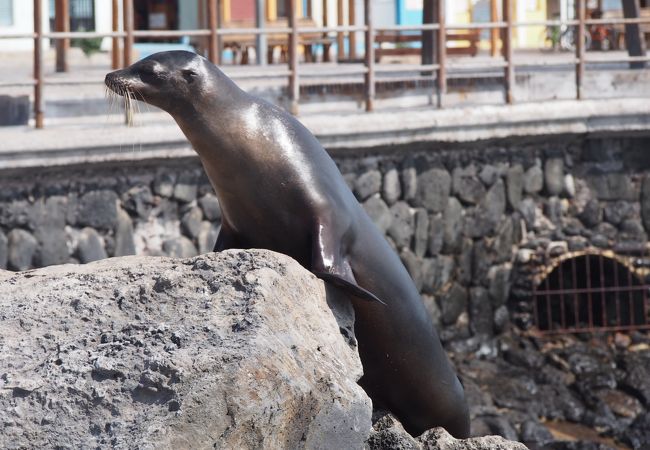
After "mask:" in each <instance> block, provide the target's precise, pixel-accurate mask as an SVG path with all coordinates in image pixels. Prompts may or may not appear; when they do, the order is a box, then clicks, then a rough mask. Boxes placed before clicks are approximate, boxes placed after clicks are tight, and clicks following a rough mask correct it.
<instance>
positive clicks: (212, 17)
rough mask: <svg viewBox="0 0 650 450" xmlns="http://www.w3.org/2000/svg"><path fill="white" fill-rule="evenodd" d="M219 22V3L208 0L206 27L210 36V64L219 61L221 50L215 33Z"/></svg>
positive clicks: (215, 0) (214, 0) (218, 62)
mask: <svg viewBox="0 0 650 450" xmlns="http://www.w3.org/2000/svg"><path fill="white" fill-rule="evenodd" d="M218 23H219V5H218V4H217V0H208V27H209V28H210V38H209V40H208V59H209V60H210V61H212V64H220V63H221V52H220V51H219V41H218V35H217V24H218Z"/></svg>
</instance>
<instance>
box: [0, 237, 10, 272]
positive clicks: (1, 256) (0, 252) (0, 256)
mask: <svg viewBox="0 0 650 450" xmlns="http://www.w3.org/2000/svg"><path fill="white" fill-rule="evenodd" d="M8 257H9V253H8V240H7V236H5V234H4V233H3V232H2V230H0V269H6V268H7V259H8Z"/></svg>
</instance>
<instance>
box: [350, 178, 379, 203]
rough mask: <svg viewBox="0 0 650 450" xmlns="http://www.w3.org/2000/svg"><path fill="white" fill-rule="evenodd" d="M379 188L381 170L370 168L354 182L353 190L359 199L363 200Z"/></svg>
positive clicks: (377, 191) (375, 192)
mask: <svg viewBox="0 0 650 450" xmlns="http://www.w3.org/2000/svg"><path fill="white" fill-rule="evenodd" d="M380 190H381V172H380V171H378V170H370V171H368V172H366V173H364V174H363V175H361V176H360V177H359V178H357V179H356V180H355V182H354V192H355V193H356V195H357V198H358V199H359V200H360V201H363V200H365V199H367V198H368V197H370V196H371V195H373V194H377V193H379V191H380Z"/></svg>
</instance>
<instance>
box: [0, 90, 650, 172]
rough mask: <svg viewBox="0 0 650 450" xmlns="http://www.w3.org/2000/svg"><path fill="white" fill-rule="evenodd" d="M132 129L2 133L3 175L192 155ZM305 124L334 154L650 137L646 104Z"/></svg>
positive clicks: (371, 116)
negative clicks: (426, 145)
mask: <svg viewBox="0 0 650 450" xmlns="http://www.w3.org/2000/svg"><path fill="white" fill-rule="evenodd" d="M137 119H138V120H139V121H141V123H140V125H137V126H136V127H132V128H128V127H126V126H124V125H123V124H122V118H121V117H118V116H111V117H108V118H107V119H104V120H103V121H102V122H99V121H98V120H97V118H96V117H84V118H75V119H58V120H50V121H49V122H47V123H46V128H45V129H44V130H35V129H33V128H28V127H8V128H4V129H2V130H0V142H1V143H2V145H0V170H10V169H20V168H29V167H51V166H61V165H70V164H94V163H105V162H121V161H125V162H127V161H143V160H149V159H173V158H187V157H192V156H194V152H193V151H192V149H191V147H190V145H189V143H188V142H187V140H186V139H185V137H184V136H183V134H182V133H181V131H180V129H179V128H178V126H177V125H176V124H175V123H174V122H173V120H172V119H171V118H170V117H169V116H168V115H167V114H159V113H148V114H141V115H139V116H137ZM300 120H301V121H302V122H303V123H304V124H305V125H306V126H307V127H308V128H309V129H310V130H312V132H313V133H314V134H315V135H316V136H317V137H318V139H319V140H320V141H321V143H322V144H323V146H324V147H325V148H327V149H328V150H330V151H332V152H336V153H341V152H343V153H345V152H347V151H357V150H358V149H362V148H372V147H391V146H396V145H405V144H409V143H415V142H446V143H454V142H472V141H483V140H494V139H504V138H513V137H515V138H516V137H541V136H553V135H577V134H617V133H625V134H630V133H634V134H636V133H650V106H648V102H647V100H645V99H643V100H637V99H612V100H587V101H580V102H578V101H554V102H545V103H530V104H518V105H506V106H475V107H466V108H456V109H449V110H446V109H443V110H437V109H430V108H427V109H424V108H421V109H412V110H404V109H400V110H395V111H385V112H376V113H349V114H312V115H305V116H301V117H300Z"/></svg>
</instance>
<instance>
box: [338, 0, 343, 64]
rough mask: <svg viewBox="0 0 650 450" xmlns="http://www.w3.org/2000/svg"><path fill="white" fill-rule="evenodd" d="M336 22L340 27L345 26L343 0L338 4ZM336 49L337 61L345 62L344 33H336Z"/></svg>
mask: <svg viewBox="0 0 650 450" xmlns="http://www.w3.org/2000/svg"><path fill="white" fill-rule="evenodd" d="M336 22H337V24H338V26H339V27H342V26H343V25H345V23H344V21H343V0H338V1H337V2H336ZM336 49H337V59H338V60H339V61H343V60H344V59H345V33H343V32H342V31H339V32H338V33H336Z"/></svg>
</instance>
